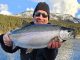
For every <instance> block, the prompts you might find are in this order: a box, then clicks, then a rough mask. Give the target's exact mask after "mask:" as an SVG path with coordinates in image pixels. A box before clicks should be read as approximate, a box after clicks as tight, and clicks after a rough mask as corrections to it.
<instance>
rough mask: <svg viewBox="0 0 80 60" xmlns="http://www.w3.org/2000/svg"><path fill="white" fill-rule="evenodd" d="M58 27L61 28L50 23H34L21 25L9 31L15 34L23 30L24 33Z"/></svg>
mask: <svg viewBox="0 0 80 60" xmlns="http://www.w3.org/2000/svg"><path fill="white" fill-rule="evenodd" d="M53 27H54V28H53ZM60 28H61V27H60V26H56V25H50V24H46V25H45V24H42V25H39V24H34V25H30V26H25V27H22V28H20V29H17V30H15V31H12V32H11V33H12V34H17V33H23V32H24V33H25V32H37V31H38V32H42V31H43V32H44V31H45V30H46V31H53V30H60Z"/></svg>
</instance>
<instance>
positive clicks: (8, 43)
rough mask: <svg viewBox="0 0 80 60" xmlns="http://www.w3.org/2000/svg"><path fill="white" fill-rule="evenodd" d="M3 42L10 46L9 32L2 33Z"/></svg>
mask: <svg viewBox="0 0 80 60" xmlns="http://www.w3.org/2000/svg"><path fill="white" fill-rule="evenodd" d="M3 42H4V44H5V45H6V46H12V41H11V39H10V37H9V33H6V34H4V36H3Z"/></svg>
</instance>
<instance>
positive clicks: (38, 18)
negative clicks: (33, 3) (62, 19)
mask: <svg viewBox="0 0 80 60" xmlns="http://www.w3.org/2000/svg"><path fill="white" fill-rule="evenodd" d="M33 20H34V23H35V24H47V23H48V14H47V12H45V11H43V10H38V11H37V12H35V14H34V17H33Z"/></svg>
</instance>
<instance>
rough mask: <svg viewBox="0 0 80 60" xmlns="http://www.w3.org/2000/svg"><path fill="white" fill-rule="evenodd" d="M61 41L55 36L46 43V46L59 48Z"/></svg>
mask: <svg viewBox="0 0 80 60" xmlns="http://www.w3.org/2000/svg"><path fill="white" fill-rule="evenodd" d="M61 44H62V42H61V41H60V40H59V38H58V36H55V37H54V38H53V39H51V41H50V42H49V44H48V48H60V47H61Z"/></svg>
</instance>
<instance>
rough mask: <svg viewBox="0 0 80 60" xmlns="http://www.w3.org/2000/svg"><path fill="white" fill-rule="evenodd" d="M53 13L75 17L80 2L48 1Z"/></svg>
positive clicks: (65, 0)
mask: <svg viewBox="0 0 80 60" xmlns="http://www.w3.org/2000/svg"><path fill="white" fill-rule="evenodd" d="M48 1H49V2H48V3H49V4H50V7H51V12H53V13H55V12H56V13H62V14H71V15H73V16H75V13H76V12H77V9H78V2H77V1H76V0H70V1H67V0H48Z"/></svg>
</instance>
